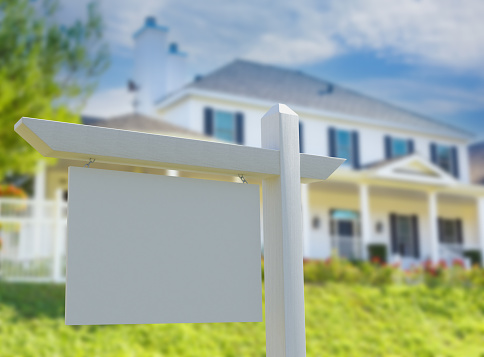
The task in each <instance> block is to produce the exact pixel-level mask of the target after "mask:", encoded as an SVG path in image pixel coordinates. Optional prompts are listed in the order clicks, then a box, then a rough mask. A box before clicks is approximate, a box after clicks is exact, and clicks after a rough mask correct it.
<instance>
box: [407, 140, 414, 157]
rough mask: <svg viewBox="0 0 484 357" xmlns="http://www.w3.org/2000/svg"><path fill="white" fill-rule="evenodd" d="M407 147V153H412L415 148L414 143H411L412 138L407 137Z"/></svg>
mask: <svg viewBox="0 0 484 357" xmlns="http://www.w3.org/2000/svg"><path fill="white" fill-rule="evenodd" d="M407 148H408V153H409V154H413V153H414V151H415V148H414V144H413V140H412V139H408V141H407Z"/></svg>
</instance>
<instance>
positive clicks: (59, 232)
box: [52, 188, 65, 283]
mask: <svg viewBox="0 0 484 357" xmlns="http://www.w3.org/2000/svg"><path fill="white" fill-rule="evenodd" d="M63 203H64V200H63V198H62V190H61V189H60V188H59V189H57V191H56V193H55V213H54V227H55V228H54V229H55V231H54V241H53V248H54V249H53V252H52V255H53V257H52V259H53V263H52V279H53V280H54V282H56V283H60V282H62V279H63V277H64V274H63V272H62V270H61V269H62V260H63V254H62V243H63V242H62V241H63V240H64V239H65V229H64V228H65V227H64V225H63V224H62V223H63V222H62V221H63V214H62V210H63Z"/></svg>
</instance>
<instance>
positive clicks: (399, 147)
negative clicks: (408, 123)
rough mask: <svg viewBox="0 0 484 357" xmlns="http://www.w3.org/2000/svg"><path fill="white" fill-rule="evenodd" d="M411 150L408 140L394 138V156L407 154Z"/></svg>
mask: <svg viewBox="0 0 484 357" xmlns="http://www.w3.org/2000/svg"><path fill="white" fill-rule="evenodd" d="M409 151H410V150H409V148H408V142H407V140H403V139H397V138H392V157H399V156H404V155H407V154H408V153H409Z"/></svg>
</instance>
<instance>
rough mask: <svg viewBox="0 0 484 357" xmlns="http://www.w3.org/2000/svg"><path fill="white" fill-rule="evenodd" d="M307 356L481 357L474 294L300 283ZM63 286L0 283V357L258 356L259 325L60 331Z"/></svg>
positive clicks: (483, 309)
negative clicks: (303, 285) (303, 295)
mask: <svg viewBox="0 0 484 357" xmlns="http://www.w3.org/2000/svg"><path fill="white" fill-rule="evenodd" d="M305 299H306V339H307V355H308V356H371V357H377V356H382V357H384V356H385V357H397V356H412V357H413V356H422V357H424V356H425V357H430V356H435V357H437V356H449V357H450V356H462V357H474V356H475V357H483V356H484V289H483V288H463V287H428V286H426V285H424V284H421V285H417V286H405V285H390V286H383V287H377V286H368V285H362V284H349V283H346V284H341V283H329V284H326V285H321V284H306V287H305ZM63 314H64V286H59V285H58V286H55V285H45V284H42V285H34V284H6V283H2V284H0V356H2V357H10V356H12V357H13V356H15V357H17V356H49V357H52V356H76V357H77V356H79V357H80V356H89V357H92V356H121V357H123V356H141V357H143V356H150V357H151V356H177V357H179V356H189V357H192V356H193V357H195V356H197V357H199V356H210V357H216V356H227V357H232V356H233V357H235V356H254V357H255V356H265V331H264V329H265V327H264V323H224V324H173V325H114V326H75V327H74V326H65V325H64V320H63Z"/></svg>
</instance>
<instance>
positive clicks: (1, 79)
mask: <svg viewBox="0 0 484 357" xmlns="http://www.w3.org/2000/svg"><path fill="white" fill-rule="evenodd" d="M58 10H59V4H58V2H57V1H56V0H54V1H51V0H50V1H49V0H47V1H43V2H40V3H39V2H38V1H37V2H33V1H29V0H15V1H11V0H0V180H2V179H3V178H5V176H6V175H7V174H22V173H29V172H32V171H33V170H34V169H35V162H36V161H37V160H38V159H39V157H40V155H39V154H38V153H37V152H36V151H35V150H34V149H33V148H32V147H30V145H29V144H27V143H26V142H25V141H24V140H23V139H22V138H21V137H20V136H19V135H17V134H16V133H15V132H14V131H13V128H14V124H15V123H16V122H17V121H18V120H19V119H20V118H21V117H34V118H42V119H49V120H56V121H64V122H73V123H75V122H78V121H79V111H80V109H81V108H82V105H83V104H84V102H85V100H86V99H87V97H88V95H89V94H90V93H92V91H93V90H94V88H95V85H96V79H97V78H98V77H99V75H100V74H101V73H102V72H103V71H104V70H105V69H106V68H107V66H108V62H109V59H108V50H107V45H106V44H105V43H104V41H103V38H102V35H103V23H102V18H101V16H100V15H99V12H98V9H97V6H96V4H95V3H90V4H89V5H88V6H87V14H86V16H85V18H84V19H83V20H81V19H79V20H77V21H75V22H74V23H72V24H69V25H65V24H62V19H60V18H59V11H58Z"/></svg>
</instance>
